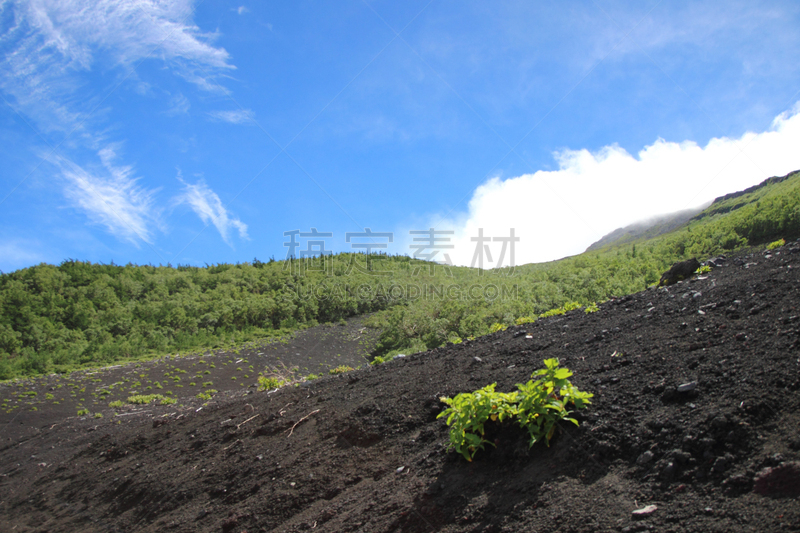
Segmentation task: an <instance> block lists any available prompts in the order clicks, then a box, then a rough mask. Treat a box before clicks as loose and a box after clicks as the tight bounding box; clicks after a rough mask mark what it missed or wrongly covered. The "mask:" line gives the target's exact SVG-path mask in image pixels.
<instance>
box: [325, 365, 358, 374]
mask: <svg viewBox="0 0 800 533" xmlns="http://www.w3.org/2000/svg"><path fill="white" fill-rule="evenodd" d="M353 370H355V369H354V368H353V367H352V366H347V365H339V366H337V367H336V368H331V369H330V370H328V373H329V374H331V375H332V376H335V375H336V374H344V373H345V372H352V371H353Z"/></svg>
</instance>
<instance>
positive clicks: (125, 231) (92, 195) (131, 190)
mask: <svg viewBox="0 0 800 533" xmlns="http://www.w3.org/2000/svg"><path fill="white" fill-rule="evenodd" d="M98 155H99V156H100V160H101V161H102V167H103V170H101V171H99V172H89V171H88V170H86V169H85V168H83V167H80V166H78V165H76V164H75V163H73V162H72V161H69V160H67V159H65V158H61V157H60V158H58V159H57V160H56V161H55V163H56V165H57V166H58V167H59V169H60V171H61V176H62V178H63V179H64V180H65V181H66V186H65V188H64V193H65V195H66V197H67V198H68V199H69V200H70V201H71V202H72V204H73V206H74V207H76V208H78V209H80V210H81V211H83V212H84V213H85V214H86V216H87V217H88V218H89V220H91V221H92V222H93V223H95V224H99V225H102V226H105V228H106V230H107V231H108V232H109V233H111V234H112V235H114V236H115V237H116V238H118V239H120V240H126V241H128V242H130V243H132V244H134V245H136V246H137V247H138V246H139V243H140V242H142V241H144V242H147V243H152V239H153V229H154V226H158V225H159V213H158V211H157V209H156V208H155V207H154V201H153V200H154V198H153V197H154V195H155V193H156V192H157V191H156V190H149V189H145V188H143V187H139V186H138V185H137V179H136V178H134V177H133V168H132V167H129V166H116V165H115V164H114V160H115V159H116V152H115V149H114V147H106V148H103V149H102V150H100V152H99V154H98Z"/></svg>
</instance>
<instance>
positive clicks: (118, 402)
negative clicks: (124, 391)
mask: <svg viewBox="0 0 800 533" xmlns="http://www.w3.org/2000/svg"><path fill="white" fill-rule="evenodd" d="M123 405H125V402H123V401H122V400H116V401H113V402H111V403H109V404H108V406H109V407H111V408H112V409H116V408H118V407H122V406H123Z"/></svg>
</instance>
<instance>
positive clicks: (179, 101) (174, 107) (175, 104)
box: [166, 93, 191, 117]
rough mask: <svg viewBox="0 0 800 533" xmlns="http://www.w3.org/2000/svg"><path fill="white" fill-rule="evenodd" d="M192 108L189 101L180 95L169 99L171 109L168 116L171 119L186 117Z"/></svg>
mask: <svg viewBox="0 0 800 533" xmlns="http://www.w3.org/2000/svg"><path fill="white" fill-rule="evenodd" d="M190 107H191V104H190V103H189V99H188V98H186V97H185V96H184V95H183V94H181V93H178V94H176V95H174V96H173V97H172V98H170V99H169V109H168V110H167V111H166V114H167V115H169V116H171V117H174V116H176V115H185V114H187V113H188V112H189V108H190Z"/></svg>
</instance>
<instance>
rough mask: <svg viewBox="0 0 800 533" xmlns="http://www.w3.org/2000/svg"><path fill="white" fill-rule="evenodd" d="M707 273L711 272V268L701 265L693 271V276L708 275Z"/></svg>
mask: <svg viewBox="0 0 800 533" xmlns="http://www.w3.org/2000/svg"><path fill="white" fill-rule="evenodd" d="M709 272H711V267H710V266H708V265H703V266H701V267H700V268H698V269H697V270H695V271H694V273H695V274H708V273H709Z"/></svg>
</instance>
